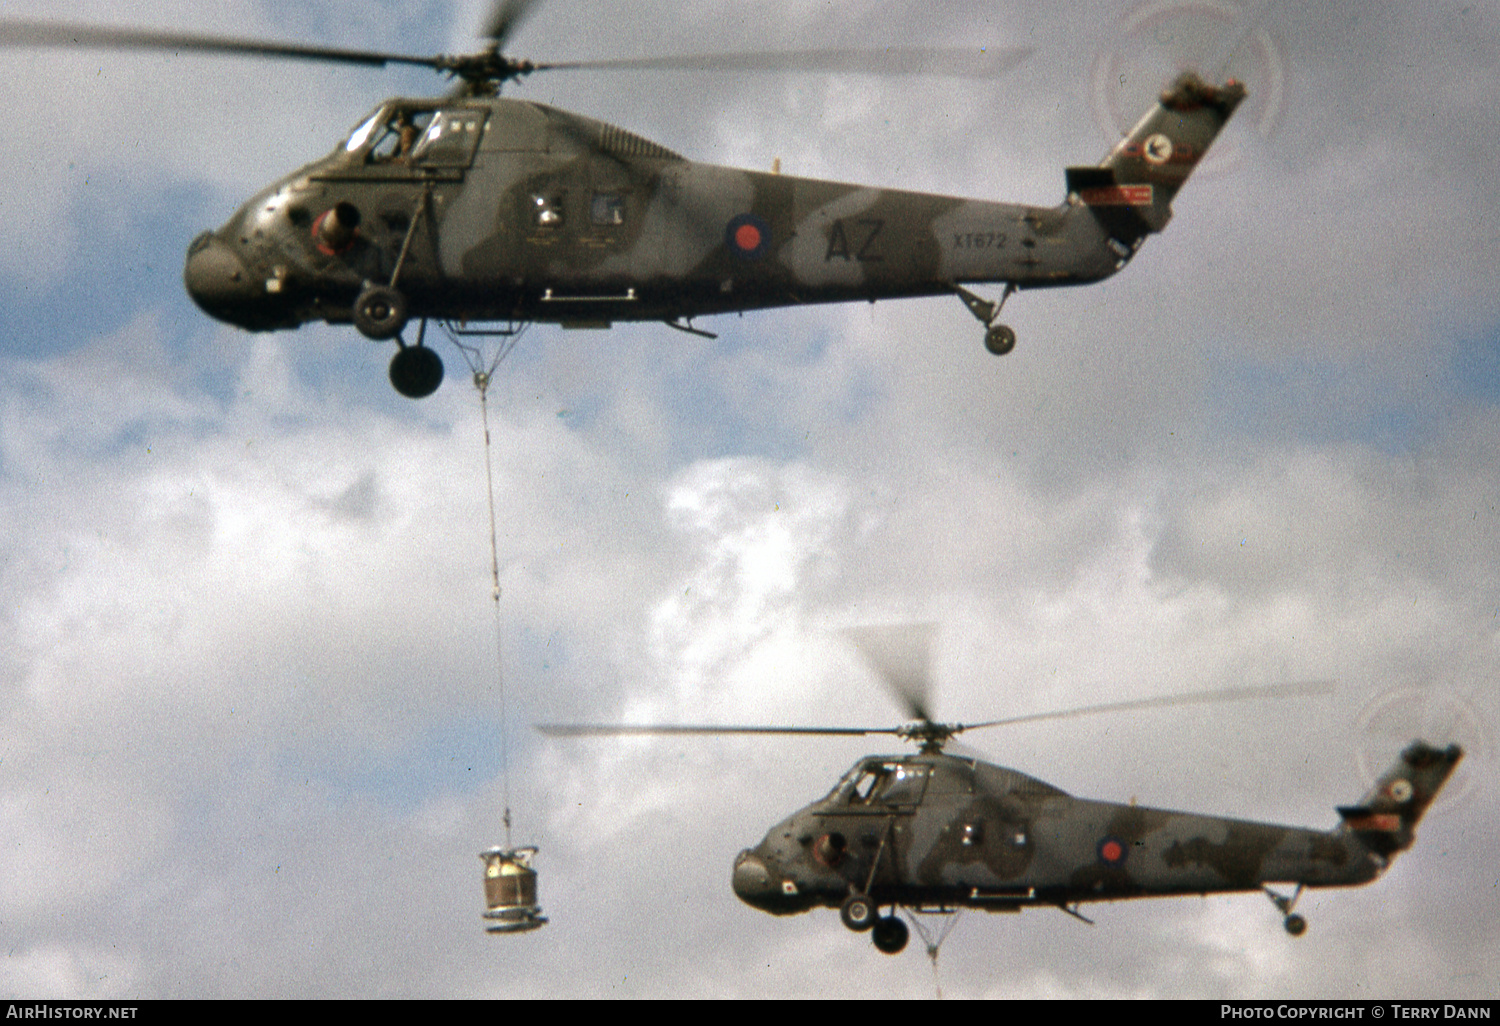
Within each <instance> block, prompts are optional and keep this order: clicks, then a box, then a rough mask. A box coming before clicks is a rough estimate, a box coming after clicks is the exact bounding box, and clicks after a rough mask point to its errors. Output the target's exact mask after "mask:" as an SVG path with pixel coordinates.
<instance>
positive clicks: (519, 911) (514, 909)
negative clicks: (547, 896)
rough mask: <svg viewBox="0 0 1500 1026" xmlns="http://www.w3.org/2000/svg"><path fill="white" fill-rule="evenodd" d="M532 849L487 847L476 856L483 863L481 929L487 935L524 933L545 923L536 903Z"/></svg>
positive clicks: (534, 850)
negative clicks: (483, 905)
mask: <svg viewBox="0 0 1500 1026" xmlns="http://www.w3.org/2000/svg"><path fill="white" fill-rule="evenodd" d="M536 853H537V849H536V848H535V847H533V846H529V845H528V846H527V847H524V848H490V849H488V850H487V851H482V852H480V853H479V857H480V859H481V860H483V862H484V903H485V905H486V906H487V907H486V909H485V912H484V918H485V919H486V920H488V922H487V923H486V924H485V927H484V928H485V930H487V931H488V932H490V933H525V932H526V931H528V930H536V929H539V928H541V927H542V926H543V925H545V924H546V922H547V919H546V917H545V916H543V915H542V909H541V906H539V905H538V904H537V903H536V870H535V869H533V868H531V860H532V859H533V858H535V857H536Z"/></svg>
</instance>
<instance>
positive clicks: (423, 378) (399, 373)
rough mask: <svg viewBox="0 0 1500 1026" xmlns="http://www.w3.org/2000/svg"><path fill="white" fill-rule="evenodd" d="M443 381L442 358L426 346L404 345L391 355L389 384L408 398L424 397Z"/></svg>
mask: <svg viewBox="0 0 1500 1026" xmlns="http://www.w3.org/2000/svg"><path fill="white" fill-rule="evenodd" d="M442 383H443V360H442V358H441V357H440V356H438V354H437V353H434V352H433V351H432V350H431V349H428V348H427V347H426V346H406V347H404V348H402V349H401V350H399V351H397V353H396V355H395V356H393V357H391V384H392V385H393V386H395V389H396V391H398V392H400V393H401V394H402V395H404V396H406V398H408V399H426V398H427V397H428V396H430V395H431V394H432V393H434V392H436V391H437V390H438V386H439V385H441V384H442Z"/></svg>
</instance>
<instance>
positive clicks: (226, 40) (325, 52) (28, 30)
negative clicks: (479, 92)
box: [0, 21, 444, 69]
mask: <svg viewBox="0 0 1500 1026" xmlns="http://www.w3.org/2000/svg"><path fill="white" fill-rule="evenodd" d="M0 46H77V47H89V48H95V49H99V48H102V49H111V50H163V51H171V52H181V51H193V52H197V53H215V54H231V55H234V54H242V55H245V56H254V57H288V58H292V59H295V60H311V61H327V62H332V63H335V64H362V65H365V66H368V67H376V68H380V67H384V66H385V65H386V64H411V65H416V66H419V67H424V68H434V69H439V68H442V67H443V64H442V62H443V60H444V58H441V57H413V56H410V55H408V54H397V53H380V52H378V51H374V50H348V49H343V48H340V47H331V46H307V45H304V44H301V43H273V42H265V41H263V40H256V39H238V38H234V37H232V36H213V35H201V34H198V33H192V32H159V31H156V30H154V29H125V28H104V27H100V26H96V25H72V24H67V23H64V22H46V21H0Z"/></svg>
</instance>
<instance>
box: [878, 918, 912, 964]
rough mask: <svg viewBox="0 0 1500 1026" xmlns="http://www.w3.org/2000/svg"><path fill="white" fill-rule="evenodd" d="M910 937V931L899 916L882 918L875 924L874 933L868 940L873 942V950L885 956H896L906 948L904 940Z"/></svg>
mask: <svg viewBox="0 0 1500 1026" xmlns="http://www.w3.org/2000/svg"><path fill="white" fill-rule="evenodd" d="M910 936H911V931H910V930H908V929H907V928H906V924H905V923H904V922H902V921H901V919H900V917H899V916H882V917H881V919H880V921H879V922H878V923H876V924H875V929H874V932H873V933H872V934H871V937H870V939H871V940H873V941H874V942H875V949H876V950H877V951H880V952H883V953H884V954H887V955H898V954H900V953H901V951H902V950H903V949H904V948H905V947H906V940H907V938H908V937H910Z"/></svg>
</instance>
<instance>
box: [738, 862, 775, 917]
mask: <svg viewBox="0 0 1500 1026" xmlns="http://www.w3.org/2000/svg"><path fill="white" fill-rule="evenodd" d="M733 885H734V893H735V894H736V895H737V896H738V897H739V899H740V900H741V901H743V902H744V903H745V904H747V905H755V906H757V907H759V906H762V905H764V904H765V903H766V899H767V898H770V897H772V896H773V895H775V894H777V893H779V891H778V888H777V887H776V885H775V884H774V883H773V882H772V881H771V871H770V870H769V869H767V868H766V864H765V862H764V861H762V860H761V858H760V856H758V855H756V854H755V852H753V851H751V850H750V849H749V848H746V849H745V850H744V851H742V852H740V853H739V856H738V857H736V858H735V860H734V879H733Z"/></svg>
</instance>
